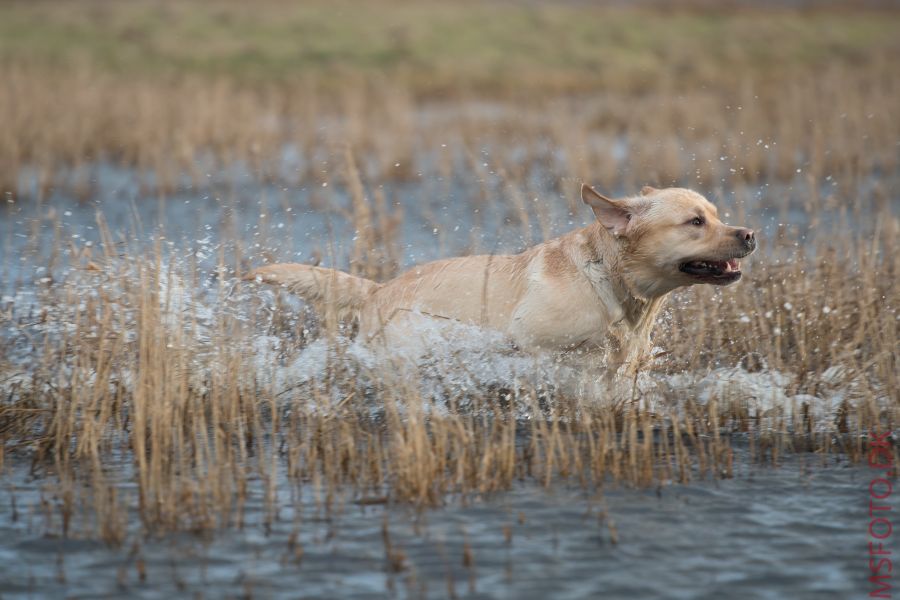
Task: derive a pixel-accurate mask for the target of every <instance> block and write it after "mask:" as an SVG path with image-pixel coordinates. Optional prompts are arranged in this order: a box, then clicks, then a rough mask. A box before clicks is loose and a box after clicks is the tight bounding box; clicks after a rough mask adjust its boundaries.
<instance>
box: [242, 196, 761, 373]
mask: <svg viewBox="0 0 900 600" xmlns="http://www.w3.org/2000/svg"><path fill="white" fill-rule="evenodd" d="M581 198H582V200H583V201H584V202H585V204H587V205H588V206H590V207H591V209H592V210H593V212H594V215H595V216H596V221H595V222H594V223H592V224H590V225H588V226H587V227H582V228H581V229H576V230H575V231H571V232H569V233H567V234H565V235H563V236H561V237H558V238H555V239H552V240H550V241H547V242H544V243H542V244H538V245H537V246H534V247H532V248H529V249H528V250H526V251H524V252H522V253H521V254H515V255H496V256H494V255H482V256H466V257H459V258H450V259H445V260H439V261H435V262H431V263H427V264H424V265H421V266H417V267H414V268H412V269H410V270H409V271H407V272H405V273H403V274H402V275H400V276H399V277H397V278H395V279H392V280H390V281H388V282H386V283H376V282H374V281H371V280H368V279H363V278H360V277H355V276H352V275H349V274H347V273H343V272H341V271H337V270H334V269H325V268H320V267H313V266H309V265H302V264H274V265H268V266H265V267H260V268H258V269H256V270H255V271H253V272H251V273H250V274H249V275H248V276H247V278H248V279H253V280H257V281H263V282H266V283H271V284H275V285H281V286H284V287H286V288H287V289H289V290H290V291H292V292H294V293H296V294H298V295H300V296H302V297H304V298H306V299H307V300H309V301H311V302H313V303H315V304H318V305H319V306H320V307H322V306H323V305H324V307H326V308H329V309H336V310H337V311H339V312H341V313H342V314H344V315H347V314H349V315H352V316H353V317H355V318H358V320H359V335H360V336H361V337H362V339H363V340H366V341H367V342H370V343H378V344H384V345H385V347H387V348H391V347H393V346H395V345H402V344H408V343H409V341H410V340H411V339H415V337H416V331H417V329H418V328H420V327H421V326H422V324H423V320H426V319H427V320H434V319H440V320H451V321H458V322H462V323H467V324H473V325H478V326H480V327H484V328H490V329H494V330H497V331H500V332H502V333H504V334H506V335H507V336H508V337H509V339H510V341H511V342H512V343H513V344H515V346H516V347H518V348H520V349H522V350H531V349H543V350H557V351H572V350H576V349H577V350H579V351H605V352H609V353H610V354H609V358H608V361H609V364H610V366H612V365H615V366H617V367H618V366H621V365H626V366H627V367H628V368H629V369H632V370H633V369H636V368H638V367H639V366H640V364H641V363H642V362H643V361H644V360H645V358H646V353H647V351H648V349H649V347H650V331H651V329H652V327H653V323H654V321H655V320H656V316H657V314H658V312H659V310H660V309H661V308H662V305H663V303H664V301H665V298H666V296H667V295H668V294H669V293H670V292H672V291H673V290H675V289H677V288H680V287H684V286H689V285H694V284H699V283H705V284H711V285H730V284H732V283H735V282H736V281H738V280H739V279H740V278H741V263H740V259H741V258H743V257H745V256H747V255H748V254H750V253H751V252H753V251H754V250H755V249H756V238H755V236H754V234H753V231H752V230H750V229H746V228H742V227H731V226H728V225H725V224H724V223H722V222H721V221H720V220H719V217H718V211H717V210H716V207H715V206H713V205H712V204H711V203H710V202H709V201H708V200H707V199H706V198H704V197H703V196H702V195H700V194H698V193H696V192H694V191H691V190H688V189H683V188H667V189H656V188H652V187H649V186H648V187H645V188H643V189H642V190H641V193H640V194H639V195H636V196H632V197H627V198H619V199H610V198H607V197H605V196H603V195H601V194H600V193H598V192H596V191H595V190H594V189H593V188H591V187H589V186H587V185H583V186H582V188H581Z"/></svg>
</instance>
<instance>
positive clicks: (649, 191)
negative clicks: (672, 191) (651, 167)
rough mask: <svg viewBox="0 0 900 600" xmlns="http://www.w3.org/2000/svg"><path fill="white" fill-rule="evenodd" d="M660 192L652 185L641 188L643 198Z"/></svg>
mask: <svg viewBox="0 0 900 600" xmlns="http://www.w3.org/2000/svg"><path fill="white" fill-rule="evenodd" d="M658 191H659V190H658V189H656V188H655V187H653V186H652V185H645V186H644V187H642V188H641V196H649V195H650V194H652V193H653V192H658Z"/></svg>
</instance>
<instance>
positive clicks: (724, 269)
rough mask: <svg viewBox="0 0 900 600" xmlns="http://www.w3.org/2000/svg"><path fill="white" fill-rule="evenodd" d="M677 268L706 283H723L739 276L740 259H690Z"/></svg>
mask: <svg viewBox="0 0 900 600" xmlns="http://www.w3.org/2000/svg"><path fill="white" fill-rule="evenodd" d="M678 270H680V271H681V272H682V273H687V274H688V275H690V276H692V277H694V278H696V279H699V280H702V281H705V282H707V283H716V284H720V285H724V284H727V283H732V282H734V281H737V280H738V279H740V278H741V261H740V260H738V259H736V258H732V259H729V260H692V261H688V262H685V263H681V264H680V265H679V266H678Z"/></svg>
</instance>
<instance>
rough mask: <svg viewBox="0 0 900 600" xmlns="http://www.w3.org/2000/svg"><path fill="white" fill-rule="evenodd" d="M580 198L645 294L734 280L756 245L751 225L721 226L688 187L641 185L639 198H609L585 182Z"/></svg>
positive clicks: (626, 272)
mask: <svg viewBox="0 0 900 600" xmlns="http://www.w3.org/2000/svg"><path fill="white" fill-rule="evenodd" d="M581 198H582V200H584V202H585V204H587V205H588V206H590V207H591V209H592V210H593V211H594V215H595V216H596V217H597V220H598V221H600V223H601V224H602V225H603V226H604V227H605V228H606V229H607V231H609V232H610V233H611V234H612V235H613V237H614V238H616V243H617V246H618V248H619V260H620V261H621V269H622V275H623V276H624V277H625V278H626V280H627V281H628V282H629V283H630V284H631V285H632V287H633V288H634V291H635V292H637V293H639V294H640V295H642V296H644V297H655V296H660V295H662V294H665V293H667V292H670V291H672V290H674V289H675V288H678V287H682V286H686V285H693V284H696V283H710V284H713V285H728V284H731V283H734V282H736V281H737V280H738V279H740V278H741V263H740V259H741V258H743V257H745V256H747V255H748V254H750V253H751V252H753V251H754V250H755V249H756V237H755V236H754V234H753V231H752V230H751V229H746V228H743V227H731V226H729V225H725V224H724V223H722V222H721V221H720V220H719V216H718V211H717V210H716V207H715V206H713V205H712V204H711V203H710V202H709V200H707V199H706V198H704V197H703V196H701V195H700V194H698V193H697V192H693V191H691V190H687V189H684V188H667V189H662V190H658V189H656V188H652V187H645V188H644V189H643V190H641V195H640V196H635V197H632V198H623V199H617V200H612V199H610V198H607V197H605V196H603V195H601V194H599V193H597V192H596V191H594V190H593V189H592V188H591V187H589V186H587V185H583V186H582V187H581Z"/></svg>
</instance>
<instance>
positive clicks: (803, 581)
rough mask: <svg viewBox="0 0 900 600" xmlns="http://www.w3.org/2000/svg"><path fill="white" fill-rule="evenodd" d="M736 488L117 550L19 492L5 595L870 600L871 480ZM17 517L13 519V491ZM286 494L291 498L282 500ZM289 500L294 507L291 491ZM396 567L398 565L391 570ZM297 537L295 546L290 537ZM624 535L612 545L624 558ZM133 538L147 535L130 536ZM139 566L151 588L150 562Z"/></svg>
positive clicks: (187, 539) (399, 510) (548, 495)
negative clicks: (64, 526) (51, 532)
mask: <svg viewBox="0 0 900 600" xmlns="http://www.w3.org/2000/svg"><path fill="white" fill-rule="evenodd" d="M739 464H740V465H741V466H739V467H738V468H737V469H736V477H735V478H734V479H730V480H718V481H705V482H694V483H692V484H690V485H669V486H664V487H662V488H660V489H659V490H655V489H651V490H632V489H622V488H611V489H607V490H605V491H604V492H603V493H602V494H593V493H592V494H589V493H587V492H585V491H583V490H581V489H580V488H577V487H573V486H571V485H566V484H558V485H555V486H553V487H552V488H551V489H544V488H541V487H539V486H537V485H535V484H533V483H528V482H521V483H518V484H516V485H515V486H514V488H513V489H512V490H511V491H509V492H506V493H499V494H496V495H494V496H492V497H489V498H485V499H473V500H470V501H468V502H462V501H460V500H458V499H457V500H452V501H450V502H449V503H448V505H447V506H445V507H442V508H440V509H436V510H430V511H425V512H421V513H417V512H415V511H414V510H412V509H411V508H409V507H403V506H384V505H375V506H364V505H363V506H361V505H357V504H352V503H350V504H347V505H345V506H344V508H343V510H342V511H332V512H331V513H330V514H326V513H325V512H324V511H322V510H321V509H317V508H316V505H315V503H314V502H312V500H311V498H308V499H306V500H305V501H300V502H293V503H292V502H287V501H286V500H287V498H286V497H284V498H282V499H283V500H285V501H286V502H285V506H284V507H283V508H282V509H281V510H280V512H279V518H278V519H277V520H276V521H275V522H274V524H273V526H272V527H271V530H270V531H268V532H267V531H266V528H265V527H264V526H262V524H261V523H262V521H263V514H264V508H263V505H262V502H261V500H260V499H259V498H252V499H251V501H250V504H249V505H248V511H247V520H246V522H247V524H246V526H245V527H244V529H243V530H240V531H238V530H233V529H230V530H223V531H220V532H217V533H216V534H215V536H214V537H212V538H210V539H204V538H202V537H198V536H195V535H192V534H178V535H172V536H167V537H164V538H161V539H159V538H157V539H141V540H140V543H139V550H135V547H134V546H133V541H129V542H127V543H126V546H125V547H124V548H122V549H118V550H117V549H111V548H107V547H106V546H104V545H103V544H102V543H100V542H94V541H89V540H77V539H72V540H62V539H59V538H58V537H49V536H47V535H44V533H43V531H42V529H43V528H42V525H41V524H40V523H41V521H40V520H39V519H38V518H36V516H35V515H31V516H29V515H28V510H27V508H25V507H27V506H28V505H29V504H31V503H33V502H34V501H35V500H37V499H38V495H39V486H40V485H41V483H40V481H32V482H28V481H27V480H26V479H25V478H24V477H23V476H16V477H14V478H11V479H8V480H7V484H8V486H7V489H6V490H5V491H4V494H3V495H4V496H6V498H5V500H4V502H3V509H2V512H0V594H2V596H3V597H4V598H12V597H42V598H43V597H64V596H65V597H84V598H87V597H91V598H93V597H132V598H166V597H173V596H174V597H188V596H192V597H206V598H224V597H242V596H243V597H257V598H377V597H386V598H387V597H401V598H403V597H412V598H418V597H425V598H447V597H460V598H535V599H543V598H601V597H602V598H668V599H672V598H684V599H694V598H748V599H749V598H760V599H762V598H766V599H779V598H798V599H804V598H808V599H810V600H814V599H815V600H818V599H823V598H835V599H846V598H851V597H865V596H866V595H867V594H868V591H869V588H868V585H869V584H868V582H867V581H866V577H867V574H868V571H867V563H866V561H867V555H866V547H865V542H864V540H865V536H866V527H867V524H868V514H867V504H866V503H867V498H868V496H867V493H868V487H867V486H868V481H869V479H870V477H871V474H870V473H869V472H868V471H867V470H866V469H863V468H860V467H854V466H850V465H848V464H846V463H845V461H844V460H843V459H839V458H829V459H827V461H824V462H823V460H822V459H821V458H820V457H814V456H811V455H795V456H793V457H791V458H789V459H787V461H786V463H785V464H783V465H782V466H781V467H780V468H771V467H762V466H752V465H750V464H749V463H748V461H740V463H739ZM13 483H14V484H15V489H16V491H15V496H16V502H17V506H18V510H19V519H18V520H16V521H13V520H12V519H11V512H10V502H9V499H10V497H11V492H10V490H11V489H12V488H11V484H13ZM281 487H286V486H281ZM285 493H286V492H285ZM385 524H387V531H388V537H389V540H390V541H389V543H390V547H391V552H392V553H393V554H394V556H402V557H403V558H401V559H399V560H395V561H394V564H395V565H402V567H400V568H399V570H396V569H395V568H392V567H391V566H390V565H391V561H389V560H388V559H387V558H386V543H385V535H384V527H385ZM295 532H296V537H295V538H294V539H295V540H296V543H294V542H293V541H292V534H294V533H295ZM613 538H615V540H616V541H617V543H614V541H613ZM135 539H137V538H135ZM139 562H140V563H143V565H144V566H143V570H144V572H145V579H144V580H143V581H141V579H140V576H139V573H140V572H141V568H139V567H138V563H139Z"/></svg>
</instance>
